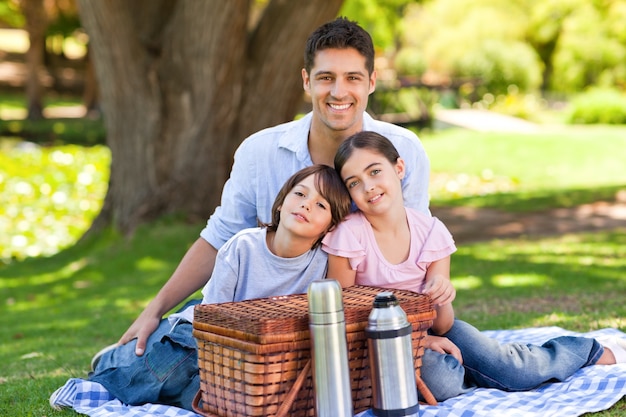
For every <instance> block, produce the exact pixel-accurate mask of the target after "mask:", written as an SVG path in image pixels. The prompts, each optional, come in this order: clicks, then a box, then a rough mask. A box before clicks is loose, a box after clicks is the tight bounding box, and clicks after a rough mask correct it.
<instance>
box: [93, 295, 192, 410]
mask: <svg viewBox="0 0 626 417" xmlns="http://www.w3.org/2000/svg"><path fill="white" fill-rule="evenodd" d="M199 301H200V300H194V301H192V302H190V303H188V304H187V305H186V306H185V307H187V306H188V305H190V304H197V303H198V302H199ZM185 307H183V309H184V308H185ZM136 344H137V340H136V339H135V340H132V341H130V342H128V343H127V344H125V345H122V346H118V347H117V348H116V349H114V350H112V351H109V352H107V353H105V354H104V355H103V356H102V358H101V359H100V362H98V365H97V366H96V369H95V371H94V372H93V373H91V374H90V375H89V380H91V381H95V382H98V383H100V384H102V385H103V386H104V387H105V388H106V389H107V390H108V391H109V392H110V393H111V394H113V395H114V396H115V397H116V398H118V399H119V400H120V401H122V402H123V403H125V404H130V405H141V404H145V403H153V404H154V403H158V404H167V405H174V406H176V407H180V408H185V409H187V410H191V409H192V407H191V404H192V401H193V398H194V396H195V395H196V393H197V392H198V390H199V389H200V374H199V370H198V347H197V343H196V340H195V338H194V337H193V335H192V325H191V323H188V322H186V321H185V322H179V323H177V324H176V325H175V326H174V327H172V326H171V325H170V323H169V321H168V320H167V319H163V320H161V323H160V325H159V327H158V329H157V330H156V331H155V332H154V333H153V334H152V335H151V336H150V337H149V338H148V343H147V344H146V351H145V353H144V354H143V355H142V356H137V355H135V345H136Z"/></svg>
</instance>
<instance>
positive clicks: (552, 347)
mask: <svg viewBox="0 0 626 417" xmlns="http://www.w3.org/2000/svg"><path fill="white" fill-rule="evenodd" d="M444 336H445V337H447V338H448V339H450V340H451V341H452V342H453V343H454V344H455V345H457V346H458V348H459V349H460V350H461V354H462V356H463V364H460V363H459V362H458V361H457V360H456V359H455V358H454V357H453V356H452V355H443V354H440V353H437V352H435V351H432V350H430V349H426V351H425V353H424V357H423V359H422V368H421V376H422V379H423V380H424V382H425V383H426V385H427V386H428V388H429V389H430V390H431V392H432V394H433V395H434V396H435V398H436V399H437V401H444V400H446V399H448V398H452V397H456V396H458V395H459V394H463V393H465V392H468V391H471V390H473V389H475V388H479V387H480V388H497V389H501V390H504V391H526V390H528V389H531V388H535V387H537V386H539V385H540V384H542V383H544V382H547V381H551V380H557V381H562V380H564V379H566V378H568V377H569V376H570V375H572V374H573V373H574V372H576V371H577V370H579V369H580V368H582V367H585V366H589V365H593V364H595V363H596V362H597V361H598V359H599V358H600V356H601V355H602V353H603V351H604V348H603V347H602V346H601V345H600V344H599V343H598V342H597V341H596V340H594V339H590V338H585V337H572V336H561V337H557V338H554V339H550V340H549V341H547V342H546V343H544V344H543V345H541V346H537V345H527V344H523V343H506V344H502V343H500V342H498V341H497V340H495V339H491V338H489V337H487V336H485V335H484V334H482V333H481V332H480V331H479V330H478V329H476V328H475V327H473V326H471V325H470V324H468V323H465V322H463V321H461V320H455V322H454V325H453V326H452V329H450V331H449V332H448V333H446V334H445V335H444Z"/></svg>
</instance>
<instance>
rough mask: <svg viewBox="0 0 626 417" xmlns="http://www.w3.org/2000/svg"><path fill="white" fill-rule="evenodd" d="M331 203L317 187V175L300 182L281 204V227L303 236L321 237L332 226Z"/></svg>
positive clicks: (313, 238) (314, 238) (314, 239)
mask: <svg viewBox="0 0 626 417" xmlns="http://www.w3.org/2000/svg"><path fill="white" fill-rule="evenodd" d="M331 221H332V213H331V208H330V204H329V203H328V201H326V199H325V198H324V197H322V196H321V194H320V193H319V192H318V191H317V188H315V176H314V175H309V176H308V177H306V178H305V179H304V180H303V181H302V182H300V183H298V184H297V185H296V186H295V187H293V188H292V189H291V191H290V192H289V193H288V194H287V196H286V197H285V200H284V201H283V204H282V205H281V206H280V223H279V227H282V228H285V229H286V230H288V231H289V232H291V233H292V234H295V235H297V236H299V237H302V238H311V239H312V240H313V241H316V240H317V239H319V238H320V237H321V236H322V235H323V234H324V233H326V232H327V231H328V229H329V228H330V224H331Z"/></svg>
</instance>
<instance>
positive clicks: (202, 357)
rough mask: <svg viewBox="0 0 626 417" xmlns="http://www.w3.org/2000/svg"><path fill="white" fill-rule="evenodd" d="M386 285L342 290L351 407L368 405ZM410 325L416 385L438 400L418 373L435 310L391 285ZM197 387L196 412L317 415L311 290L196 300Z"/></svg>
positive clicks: (211, 416) (215, 416) (210, 415)
mask: <svg viewBox="0 0 626 417" xmlns="http://www.w3.org/2000/svg"><path fill="white" fill-rule="evenodd" d="M381 291H388V290H385V289H382V288H376V287H366V286H352V287H349V288H346V289H344V290H343V303H344V315H345V320H346V338H347V342H348V360H349V368H350V381H351V386H352V400H353V406H354V412H355V413H358V412H361V411H363V410H366V409H368V408H371V402H372V389H371V380H370V375H369V361H368V356H367V338H366V336H365V331H364V330H365V327H366V326H367V320H368V316H369V313H370V311H371V309H372V302H373V300H374V297H375V296H376V295H377V294H378V293H379V292H381ZM393 293H394V294H395V296H396V297H397V298H398V300H399V301H400V306H401V307H402V308H403V309H404V311H405V312H406V313H407V316H408V319H409V321H410V322H411V323H412V324H413V338H412V340H413V356H414V358H415V376H416V380H417V383H418V389H419V390H420V392H421V394H422V396H423V397H424V398H425V400H426V402H428V403H430V404H436V401H435V399H434V398H433V396H432V394H431V393H430V391H429V390H428V387H426V385H425V384H424V383H423V382H422V380H421V378H420V367H421V363H422V361H421V359H422V355H423V354H424V345H423V340H424V336H425V335H426V331H427V330H428V328H429V327H430V326H431V325H432V321H433V319H434V318H435V316H436V313H435V311H434V309H433V306H432V303H431V301H430V298H429V297H427V296H425V295H421V294H417V293H414V292H411V291H403V290H393ZM193 328H194V330H193V335H194V336H195V338H196V340H197V342H198V364H199V368H200V391H199V392H198V394H197V395H196V398H195V400H194V403H193V408H194V411H196V412H197V413H199V414H201V415H204V416H207V417H248V416H275V417H284V416H287V415H289V416H294V417H308V416H311V417H313V416H315V394H314V390H313V380H312V375H311V346H310V340H309V319H308V300H307V295H306V294H296V295H288V296H280V297H271V298H262V299H254V300H247V301H241V302H233V303H222V304H200V305H197V306H196V307H195V311H194V323H193Z"/></svg>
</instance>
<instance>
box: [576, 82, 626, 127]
mask: <svg viewBox="0 0 626 417" xmlns="http://www.w3.org/2000/svg"><path fill="white" fill-rule="evenodd" d="M570 108H571V109H570V112H569V116H568V122H569V123H572V124H595V123H600V124H626V94H624V93H621V92H619V91H617V90H614V89H599V88H594V89H590V90H589V91H587V92H585V93H582V94H579V95H578V96H577V97H575V98H574V100H572V102H571V104H570Z"/></svg>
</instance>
